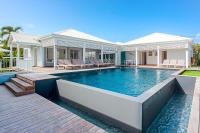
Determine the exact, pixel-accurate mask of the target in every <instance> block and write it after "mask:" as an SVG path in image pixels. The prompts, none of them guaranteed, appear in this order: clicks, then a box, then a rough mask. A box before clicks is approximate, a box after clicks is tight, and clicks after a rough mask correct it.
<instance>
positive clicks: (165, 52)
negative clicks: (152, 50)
mask: <svg viewBox="0 0 200 133" xmlns="http://www.w3.org/2000/svg"><path fill="white" fill-rule="evenodd" d="M163 59H164V60H166V59H167V51H163Z"/></svg>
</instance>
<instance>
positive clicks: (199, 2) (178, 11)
mask: <svg viewBox="0 0 200 133" xmlns="http://www.w3.org/2000/svg"><path fill="white" fill-rule="evenodd" d="M0 5H1V6H0V27H2V26H7V25H11V26H21V27H22V28H23V32H26V33H30V34H35V35H45V34H50V33H53V32H57V31H62V30H65V29H68V28H73V29H76V30H79V31H82V32H85V33H88V34H92V35H94V36H97V37H100V38H103V39H106V40H109V41H113V42H127V41H130V40H133V39H136V38H138V37H142V36H144V35H147V34H150V33H153V32H161V33H167V34H175V35H181V36H186V37H195V36H196V37H200V0H0Z"/></svg>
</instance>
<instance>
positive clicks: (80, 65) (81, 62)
mask: <svg viewBox="0 0 200 133" xmlns="http://www.w3.org/2000/svg"><path fill="white" fill-rule="evenodd" d="M72 64H73V65H76V66H77V67H80V68H81V69H82V68H85V64H84V62H83V61H82V60H80V59H72Z"/></svg>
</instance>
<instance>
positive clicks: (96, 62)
mask: <svg viewBox="0 0 200 133" xmlns="http://www.w3.org/2000/svg"><path fill="white" fill-rule="evenodd" d="M91 64H94V66H96V67H104V66H105V64H103V63H102V62H101V61H100V60H96V59H94V60H91Z"/></svg>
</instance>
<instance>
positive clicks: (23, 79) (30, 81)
mask: <svg viewBox="0 0 200 133" xmlns="http://www.w3.org/2000/svg"><path fill="white" fill-rule="evenodd" d="M16 78H18V79H20V80H22V81H24V82H26V83H29V84H31V85H32V86H35V81H33V80H31V79H29V78H27V77H25V76H23V74H17V75H16Z"/></svg>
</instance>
